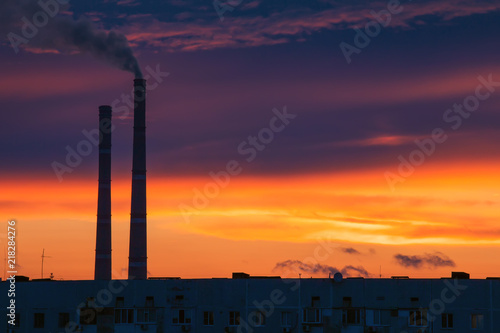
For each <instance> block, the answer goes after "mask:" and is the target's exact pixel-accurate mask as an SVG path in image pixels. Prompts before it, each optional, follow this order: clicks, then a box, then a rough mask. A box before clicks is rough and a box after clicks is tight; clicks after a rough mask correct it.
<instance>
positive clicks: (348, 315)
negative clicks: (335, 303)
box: [342, 309, 361, 325]
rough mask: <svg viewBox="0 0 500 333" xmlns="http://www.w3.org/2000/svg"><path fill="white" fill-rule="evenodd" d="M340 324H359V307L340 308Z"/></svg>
mask: <svg viewBox="0 0 500 333" xmlns="http://www.w3.org/2000/svg"><path fill="white" fill-rule="evenodd" d="M342 324H348V325H349V324H350V325H359V324H361V309H344V310H342Z"/></svg>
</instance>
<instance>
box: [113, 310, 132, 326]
mask: <svg viewBox="0 0 500 333" xmlns="http://www.w3.org/2000/svg"><path fill="white" fill-rule="evenodd" d="M133 322H134V309H115V324H132V323H133Z"/></svg>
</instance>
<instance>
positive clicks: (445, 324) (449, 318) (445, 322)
mask: <svg viewBox="0 0 500 333" xmlns="http://www.w3.org/2000/svg"><path fill="white" fill-rule="evenodd" d="M441 328H453V314H451V313H443V314H441Z"/></svg>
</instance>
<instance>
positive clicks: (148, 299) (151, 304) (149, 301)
mask: <svg viewBox="0 0 500 333" xmlns="http://www.w3.org/2000/svg"><path fill="white" fill-rule="evenodd" d="M154 306H155V298H154V297H153V296H146V308H154Z"/></svg>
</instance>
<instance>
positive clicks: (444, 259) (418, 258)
mask: <svg viewBox="0 0 500 333" xmlns="http://www.w3.org/2000/svg"><path fill="white" fill-rule="evenodd" d="M394 259H396V262H397V263H398V265H401V266H403V267H406V268H417V269H421V268H423V267H424V266H425V265H426V266H428V267H431V268H436V267H455V266H456V265H455V262H454V261H453V260H451V259H450V258H449V257H448V256H446V255H445V254H443V253H441V252H435V253H433V254H429V253H426V254H424V255H412V256H408V255H404V254H396V255H394Z"/></svg>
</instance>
